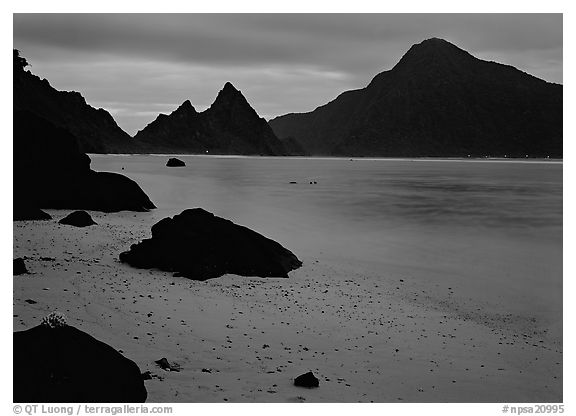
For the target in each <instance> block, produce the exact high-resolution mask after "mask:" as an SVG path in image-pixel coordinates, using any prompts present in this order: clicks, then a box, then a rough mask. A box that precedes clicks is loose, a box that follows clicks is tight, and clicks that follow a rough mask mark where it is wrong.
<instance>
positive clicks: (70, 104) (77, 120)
mask: <svg viewBox="0 0 576 416" xmlns="http://www.w3.org/2000/svg"><path fill="white" fill-rule="evenodd" d="M13 54H14V56H13V59H14V65H13V72H14V78H13V79H14V82H13V96H14V110H15V111H18V110H21V111H29V112H31V113H33V114H35V115H37V116H39V117H41V118H43V119H46V120H48V121H49V122H50V123H52V124H53V125H55V126H56V127H60V128H63V129H65V130H68V131H69V132H70V133H71V134H72V135H73V136H74V137H76V139H77V141H78V148H79V150H80V151H81V152H85V153H130V152H133V151H134V150H135V149H134V142H133V140H132V138H131V137H130V136H129V135H128V133H126V132H125V131H124V130H122V129H121V128H120V127H119V126H118V124H116V122H115V121H114V119H113V118H112V116H111V115H110V113H108V112H107V111H106V110H104V109H102V108H99V109H96V108H94V107H92V106H90V105H88V104H87V103H86V100H85V99H84V97H82V95H81V94H80V93H78V92H75V91H58V90H56V89H55V88H53V87H52V86H51V85H50V83H49V82H48V81H47V80H46V79H40V78H39V77H37V76H36V75H33V74H32V73H31V72H30V71H26V70H25V68H26V66H27V63H26V60H25V59H24V58H22V57H21V56H19V52H18V51H17V50H14V52H13Z"/></svg>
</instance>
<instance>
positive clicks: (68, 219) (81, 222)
mask: <svg viewBox="0 0 576 416" xmlns="http://www.w3.org/2000/svg"><path fill="white" fill-rule="evenodd" d="M58 224H66V225H73V226H74V227H89V226H90V225H95V224H96V222H94V220H93V219H92V217H91V216H90V214H88V213H87V212H86V211H74V212H72V213H71V214H68V215H67V216H65V217H64V218H62V219H61V220H60V221H58Z"/></svg>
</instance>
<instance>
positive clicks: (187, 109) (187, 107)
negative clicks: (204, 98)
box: [172, 100, 196, 114]
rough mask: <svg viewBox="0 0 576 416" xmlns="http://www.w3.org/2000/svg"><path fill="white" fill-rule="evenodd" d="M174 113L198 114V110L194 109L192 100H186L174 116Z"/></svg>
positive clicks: (175, 111)
mask: <svg viewBox="0 0 576 416" xmlns="http://www.w3.org/2000/svg"><path fill="white" fill-rule="evenodd" d="M174 113H196V109H195V108H194V106H193V105H192V103H191V102H190V100H186V101H184V102H183V103H182V104H180V106H179V107H178V108H177V109H176V110H174V111H173V112H172V114H174Z"/></svg>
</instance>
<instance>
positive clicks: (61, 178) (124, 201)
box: [13, 111, 155, 212]
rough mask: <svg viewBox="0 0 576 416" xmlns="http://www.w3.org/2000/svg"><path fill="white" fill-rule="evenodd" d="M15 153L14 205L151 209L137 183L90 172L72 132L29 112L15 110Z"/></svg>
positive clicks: (100, 209) (58, 207)
mask: <svg viewBox="0 0 576 416" xmlns="http://www.w3.org/2000/svg"><path fill="white" fill-rule="evenodd" d="M13 155H14V159H13V160H14V170H13V172H14V206H15V207H40V208H54V209H84V210H93V211H104V212H117V211H122V210H130V211H147V210H149V209H152V208H155V207H154V204H153V203H152V202H151V201H150V199H149V198H148V197H147V196H146V194H145V193H144V192H143V191H142V189H141V188H140V187H139V186H138V184H137V183H136V182H134V181H133V180H131V179H129V178H127V177H125V176H123V175H120V174H117V173H108V172H94V171H93V170H91V169H90V158H89V157H88V156H87V155H86V154H84V153H82V152H80V151H79V150H78V145H77V142H76V138H75V137H74V136H72V135H71V134H70V133H69V132H68V131H66V130H63V129H61V128H57V127H55V126H54V125H53V124H51V123H50V122H48V121H46V120H44V119H42V118H40V117H38V116H36V115H34V114H32V113H30V112H26V111H15V112H14V154H13ZM16 211H17V209H16Z"/></svg>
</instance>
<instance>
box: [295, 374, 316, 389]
mask: <svg viewBox="0 0 576 416" xmlns="http://www.w3.org/2000/svg"><path fill="white" fill-rule="evenodd" d="M294 385H295V386H298V387H308V388H309V389H311V388H312V387H318V386H319V385H320V383H319V381H318V379H317V378H316V377H315V376H314V374H313V373H312V371H308V372H307V373H306V374H302V375H300V376H298V377H296V378H295V379H294Z"/></svg>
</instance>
